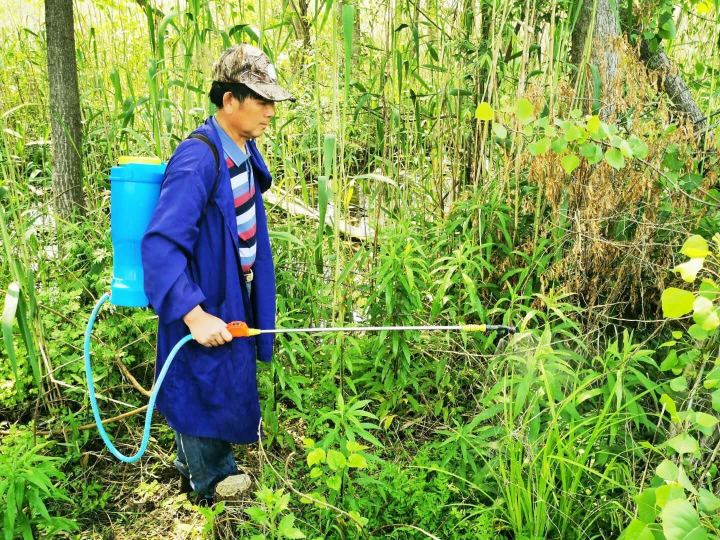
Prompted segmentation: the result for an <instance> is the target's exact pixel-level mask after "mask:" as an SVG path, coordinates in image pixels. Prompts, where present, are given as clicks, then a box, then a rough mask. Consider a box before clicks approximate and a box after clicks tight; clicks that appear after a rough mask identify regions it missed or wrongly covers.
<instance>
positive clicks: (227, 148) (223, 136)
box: [210, 116, 250, 167]
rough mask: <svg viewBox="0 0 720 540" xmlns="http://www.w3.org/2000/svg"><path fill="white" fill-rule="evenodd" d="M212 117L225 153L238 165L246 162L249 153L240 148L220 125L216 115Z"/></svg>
mask: <svg viewBox="0 0 720 540" xmlns="http://www.w3.org/2000/svg"><path fill="white" fill-rule="evenodd" d="M210 118H211V120H212V123H213V127H214V128H215V131H217V132H218V135H219V136H220V142H221V143H222V147H223V152H224V153H225V155H226V156H227V157H229V158H230V159H232V160H233V163H235V165H236V166H238V167H239V166H240V165H242V164H243V163H245V160H246V159H248V158H249V157H250V156H249V154H246V153H245V152H243V151H242V150H240V147H239V146H238V144H237V143H236V142H235V141H233V140H232V139H231V138H230V135H228V134H227V133H225V130H224V129H223V128H222V127H221V126H220V124H218V121H217V120H215V117H214V116H211V117H210Z"/></svg>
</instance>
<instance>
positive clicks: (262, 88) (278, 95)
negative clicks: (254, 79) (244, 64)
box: [245, 83, 296, 102]
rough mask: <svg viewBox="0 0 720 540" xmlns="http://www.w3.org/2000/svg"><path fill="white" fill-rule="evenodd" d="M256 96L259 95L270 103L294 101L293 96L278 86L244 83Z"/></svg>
mask: <svg viewBox="0 0 720 540" xmlns="http://www.w3.org/2000/svg"><path fill="white" fill-rule="evenodd" d="M245 86H247V87H248V88H250V90H252V91H253V92H255V93H256V94H259V95H261V96H262V97H264V98H265V99H268V100H270V101H275V102H277V101H296V98H295V96H293V95H292V94H291V93H290V92H288V91H287V90H285V89H284V88H283V87H281V86H280V85H279V84H272V83H245Z"/></svg>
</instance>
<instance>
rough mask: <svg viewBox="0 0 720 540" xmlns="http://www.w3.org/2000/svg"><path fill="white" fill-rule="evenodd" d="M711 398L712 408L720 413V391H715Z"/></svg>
mask: <svg viewBox="0 0 720 540" xmlns="http://www.w3.org/2000/svg"><path fill="white" fill-rule="evenodd" d="M710 397H711V398H712V408H713V410H714V411H715V412H720V390H715V391H714V392H713V393H712V394H711V395H710Z"/></svg>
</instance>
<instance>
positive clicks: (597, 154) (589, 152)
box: [580, 143, 603, 165]
mask: <svg viewBox="0 0 720 540" xmlns="http://www.w3.org/2000/svg"><path fill="white" fill-rule="evenodd" d="M580 155H581V156H583V157H584V158H587V160H588V163H589V164H590V165H595V164H596V163H600V161H601V160H602V158H603V153H602V148H600V146H599V145H597V144H595V143H586V144H583V145H582V146H581V147H580Z"/></svg>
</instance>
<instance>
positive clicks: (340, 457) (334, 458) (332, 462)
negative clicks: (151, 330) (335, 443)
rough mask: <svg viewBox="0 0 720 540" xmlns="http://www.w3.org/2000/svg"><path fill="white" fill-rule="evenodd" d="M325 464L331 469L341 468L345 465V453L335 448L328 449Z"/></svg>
mask: <svg viewBox="0 0 720 540" xmlns="http://www.w3.org/2000/svg"><path fill="white" fill-rule="evenodd" d="M327 464H328V466H329V467H330V468H331V469H332V470H333V471H337V470H338V469H343V468H345V466H346V465H347V459H345V454H343V453H342V452H338V451H337V450H329V451H328V454H327Z"/></svg>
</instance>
